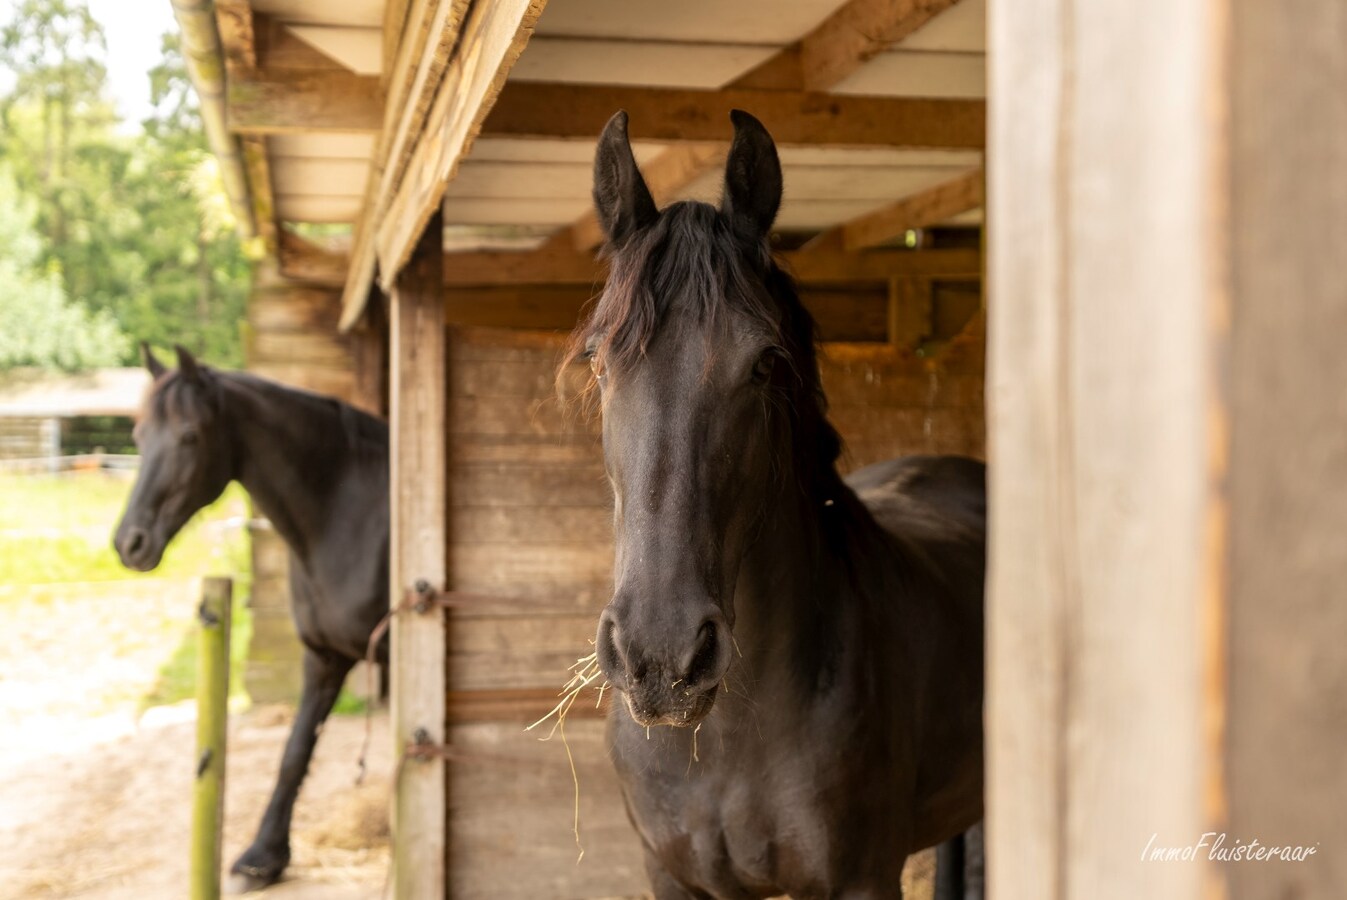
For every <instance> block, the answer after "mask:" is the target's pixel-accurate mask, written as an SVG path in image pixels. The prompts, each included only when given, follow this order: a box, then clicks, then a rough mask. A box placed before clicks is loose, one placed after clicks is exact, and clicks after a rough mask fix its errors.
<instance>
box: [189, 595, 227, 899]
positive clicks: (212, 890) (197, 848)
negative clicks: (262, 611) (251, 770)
mask: <svg viewBox="0 0 1347 900" xmlns="http://www.w3.org/2000/svg"><path fill="white" fill-rule="evenodd" d="M232 601H233V582H232V581H230V580H229V579H228V578H205V579H203V580H202V582H201V606H200V609H199V610H198V612H197V615H198V617H199V619H200V623H201V631H200V632H199V634H198V637H197V668H196V753H197V756H196V758H197V764H196V784H195V786H194V787H193V789H192V875H191V878H192V882H191V884H192V900H218V898H219V896H220V864H221V862H222V859H221V851H220V839H221V837H222V835H223V832H224V791H225V734H226V731H227V725H228V722H229V625H230V612H231V606H232Z"/></svg>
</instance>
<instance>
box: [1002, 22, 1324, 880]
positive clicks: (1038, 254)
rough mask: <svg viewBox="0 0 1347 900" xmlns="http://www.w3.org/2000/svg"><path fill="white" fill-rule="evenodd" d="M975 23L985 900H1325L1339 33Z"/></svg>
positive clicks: (1261, 27)
mask: <svg viewBox="0 0 1347 900" xmlns="http://www.w3.org/2000/svg"><path fill="white" fill-rule="evenodd" d="M989 15H990V23H989V24H990V29H989V47H988V62H989V66H990V70H989V84H990V90H991V95H992V102H991V104H990V111H991V116H990V124H989V134H990V146H989V148H988V150H989V162H990V169H989V182H988V186H989V188H990V190H989V197H988V199H989V207H988V213H989V216H988V234H989V238H990V242H989V249H990V253H989V259H988V271H989V276H990V288H991V292H992V295H991V297H990V300H989V303H988V310H989V342H988V355H989V368H988V378H987V381H988V383H987V392H988V406H989V425H990V430H991V433H990V435H989V442H988V444H989V448H990V450H991V458H990V464H991V465H990V470H989V472H990V499H989V508H990V518H991V539H990V553H991V555H990V560H989V572H988V672H987V675H988V679H987V682H988V712H987V725H988V760H989V776H988V783H989V796H988V840H989V843H988V852H987V858H988V864H989V867H990V868H989V874H990V885H991V888H992V890H993V892H994V893H995V895H996V896H997V897H999V898H1003V900H1017V898H1034V900H1038V898H1044V900H1067V898H1070V900H1074V898H1090V900H1095V898H1100V900H1110V898H1119V900H1121V898H1134V897H1147V898H1193V897H1209V898H1220V897H1233V898H1242V897H1250V898H1252V897H1291V896H1294V897H1335V896H1339V895H1341V891H1342V885H1343V883H1344V881H1345V880H1347V818H1344V816H1343V812H1342V800H1343V797H1344V794H1345V792H1347V768H1344V766H1343V763H1342V752H1343V750H1342V748H1343V746H1344V745H1347V717H1344V716H1343V715H1342V714H1341V710H1342V708H1343V707H1342V697H1344V696H1347V655H1345V654H1344V653H1343V651H1342V636H1343V634H1344V633H1345V632H1347V604H1344V603H1343V598H1342V575H1343V571H1344V569H1347V542H1344V540H1343V537H1342V536H1343V534H1344V533H1347V438H1344V431H1343V428H1342V413H1343V406H1342V398H1343V396H1344V394H1343V385H1344V384H1347V356H1344V354H1343V353H1342V349H1341V336H1342V335H1343V333H1344V332H1347V292H1344V290H1343V283H1344V279H1343V277H1342V265H1341V264H1340V263H1339V262H1337V260H1338V258H1339V257H1340V255H1341V253H1340V249H1338V248H1340V245H1341V242H1342V241H1341V239H1342V236H1343V235H1344V234H1347V175H1345V174H1344V173H1347V138H1345V137H1344V135H1347V104H1344V102H1343V95H1342V91H1341V85H1342V83H1343V81H1344V79H1347V17H1344V16H1343V15H1342V12H1341V4H1340V2H1339V0H1297V2H1294V3H1291V4H1289V5H1288V4H1275V5H1269V4H1266V3H1261V2H1258V0H1222V2H1215V3H1187V4H1183V3H1170V2H1167V0H1026V2H1023V3H1018V4H999V5H998V4H990V10H989ZM1140 60H1145V61H1146V64H1145V65H1139V64H1137V63H1138V61H1140ZM1335 263H1336V264H1335ZM1253 841H1257V842H1258V844H1259V845H1260V846H1261V847H1262V848H1264V850H1266V849H1268V848H1271V847H1279V848H1295V847H1314V848H1316V850H1315V853H1314V854H1313V855H1308V856H1307V857H1306V858H1304V859H1303V861H1296V862H1293V861H1289V860H1288V861H1281V860H1280V859H1278V860H1274V861H1271V862H1269V861H1266V860H1265V859H1260V858H1258V857H1253V858H1251V859H1248V860H1244V861H1225V860H1223V859H1222V858H1221V857H1220V856H1218V855H1215V854H1214V852H1213V845H1214V844H1217V843H1218V842H1219V843H1221V844H1222V845H1223V847H1224V850H1225V851H1226V852H1227V853H1230V852H1232V851H1235V850H1236V848H1237V847H1238V846H1240V845H1243V846H1244V847H1245V848H1246V851H1245V852H1248V851H1247V848H1248V847H1249V846H1250V844H1251V842H1253ZM1166 850H1171V851H1172V852H1174V853H1176V854H1178V856H1177V858H1172V857H1171V861H1161V860H1163V859H1165V858H1166V856H1165V854H1166ZM1157 851H1158V853H1159V854H1160V856H1159V857H1158V858H1157V856H1156V855H1155V854H1156V852H1157Z"/></svg>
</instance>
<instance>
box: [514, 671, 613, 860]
mask: <svg viewBox="0 0 1347 900" xmlns="http://www.w3.org/2000/svg"><path fill="white" fill-rule="evenodd" d="M570 672H571V677H570V680H568V681H567V682H566V684H565V685H564V686H563V687H562V688H561V693H560V694H558V696H559V697H561V699H560V700H559V701H557V705H556V706H554V707H552V708H551V709H550V710H549V711H548V712H547V715H545V716H543V717H542V718H541V719H539V720H538V721H536V722H534V723H533V724H532V725H530V726H528V727H527V728H525V729H524V730H525V731H532V730H533V729H535V728H537V727H538V726H539V725H541V724H543V723H544V722H546V721H547V720H548V719H555V721H554V722H553V723H552V730H551V731H549V732H548V733H547V736H546V737H542V738H539V739H538V740H540V741H550V740H551V739H552V735H554V734H558V733H560V735H561V746H562V747H564V748H566V762H567V763H569V764H570V767H571V782H572V783H573V784H574V785H575V818H574V821H573V823H572V826H571V830H572V831H573V832H574V834H575V846H576V848H577V849H578V850H579V851H580V855H579V856H577V857H576V858H575V864H576V865H579V864H580V860H582V859H584V858H585V847H584V844H582V843H581V842H580V775H579V773H578V772H577V771H576V768H575V756H574V755H572V753H571V745H570V743H569V742H568V741H567V740H566V714H567V713H568V712H570V711H571V707H572V706H574V705H575V701H576V698H578V697H579V696H580V693H581V691H583V690H584V689H585V688H587V687H589V686H590V685H592V684H593V683H594V682H596V681H598V680H599V678H600V677H601V676H602V675H603V671H602V670H601V669H600V668H599V655H598V654H597V653H591V654H589V655H588V656H582V657H580V658H579V659H577V660H576V661H575V662H574V663H572V664H571V667H570ZM607 687H608V682H607V681H605V682H603V683H602V684H600V685H599V686H598V687H597V688H596V689H595V690H597V691H598V694H599V699H598V703H596V704H595V706H596V708H597V706H598V704H600V703H602V702H603V692H604V689H605V688H607Z"/></svg>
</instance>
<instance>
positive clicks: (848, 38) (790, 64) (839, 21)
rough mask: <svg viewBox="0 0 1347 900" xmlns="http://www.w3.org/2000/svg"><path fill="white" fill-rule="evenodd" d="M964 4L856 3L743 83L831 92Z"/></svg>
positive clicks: (921, 0) (951, 0) (938, 0)
mask: <svg viewBox="0 0 1347 900" xmlns="http://www.w3.org/2000/svg"><path fill="white" fill-rule="evenodd" d="M957 2H958V0H851V2H849V3H846V4H845V5H843V6H842V7H840V8H839V9H838V10H837V11H836V12H834V13H833V14H832V15H830V16H828V18H827V19H824V20H823V22H821V23H820V24H819V25H818V27H817V28H815V29H814V30H813V31H811V32H810V33H809V34H807V35H805V36H804V37H803V38H802V39H800V40H799V41H797V42H796V43H794V44H792V45H791V46H789V47H786V48H784V49H783V50H782V51H781V52H779V53H777V54H776V55H775V56H773V57H771V58H770V59H768V60H767V61H766V62H764V63H763V64H762V65H760V66H758V67H757V68H756V69H754V70H753V71H751V72H749V73H748V74H747V75H745V76H743V77H742V78H740V79H739V82H738V84H739V86H741V87H750V88H768V89H775V90H781V89H791V90H805V91H826V90H830V89H831V88H833V87H835V86H836V85H837V84H839V83H840V82H842V81H843V80H845V79H846V77H847V76H848V75H850V74H851V73H852V72H855V71H856V70H857V69H859V68H860V67H861V66H863V65H864V64H865V63H867V62H869V61H870V60H871V59H874V58H875V57H876V56H878V55H879V54H880V53H883V52H884V51H885V50H887V49H888V48H889V47H890V46H892V45H893V44H896V43H897V42H898V41H901V40H902V39H903V38H905V37H907V36H908V35H910V34H912V33H913V32H914V31H916V30H917V29H918V28H920V27H921V26H922V25H925V24H926V23H927V22H928V21H930V20H931V18H933V17H934V16H936V15H939V14H940V13H942V12H944V11H945V10H946V9H948V8H950V7H951V6H953V5H954V4H955V3H957Z"/></svg>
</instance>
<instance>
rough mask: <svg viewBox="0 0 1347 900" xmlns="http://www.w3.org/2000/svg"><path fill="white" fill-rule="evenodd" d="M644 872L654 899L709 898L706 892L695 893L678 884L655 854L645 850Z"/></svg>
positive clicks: (694, 899)
mask: <svg viewBox="0 0 1347 900" xmlns="http://www.w3.org/2000/svg"><path fill="white" fill-rule="evenodd" d="M645 872H646V875H647V876H649V878H650V892H651V893H652V894H654V896H655V900H711V898H710V896H709V895H707V894H697V893H693V892H692V891H689V890H688V889H687V888H685V887H683V886H682V885H681V884H679V883H678V882H677V881H676V880H674V877H673V876H672V875H670V874H669V870H668V869H666V868H664V863H662V862H660V861H659V860H658V859H656V858H655V854H653V853H651V852H650V851H649V850H647V851H645Z"/></svg>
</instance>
